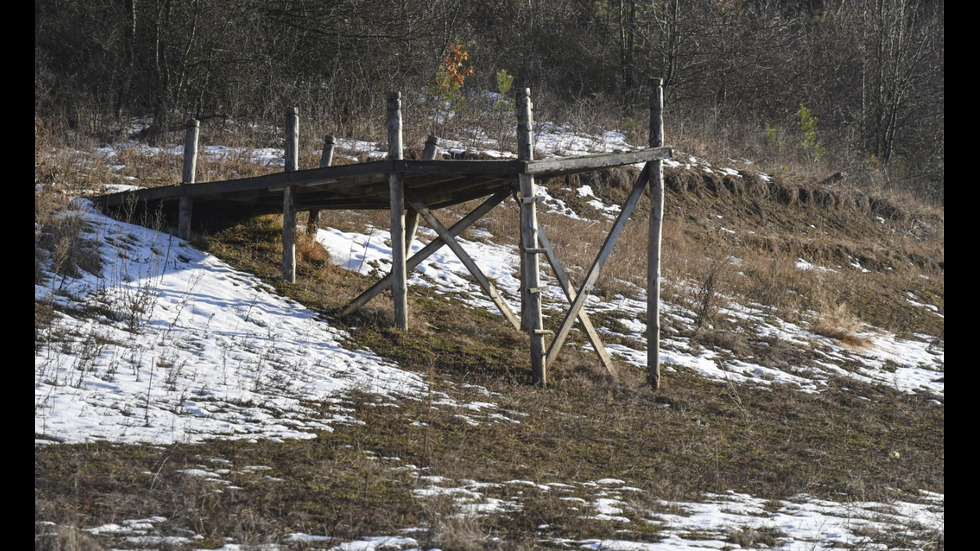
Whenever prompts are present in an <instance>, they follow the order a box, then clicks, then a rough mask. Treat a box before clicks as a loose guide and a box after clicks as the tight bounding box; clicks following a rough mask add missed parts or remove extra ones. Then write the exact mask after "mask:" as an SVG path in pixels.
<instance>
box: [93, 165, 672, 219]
mask: <svg viewBox="0 0 980 551" xmlns="http://www.w3.org/2000/svg"><path fill="white" fill-rule="evenodd" d="M671 154H672V151H671V149H670V148H665V147H660V148H650V149H643V150H639V151H630V152H625V153H610V154H601V155H590V156H584V157H571V158H567V159H547V160H535V161H518V160H502V161H489V160H438V161H419V160H384V161H373V162H367V163H359V164H353V165H341V166H328V167H322V168H312V169H307V170H296V171H290V172H279V173H274V174H267V175H265V176H256V177H252V178H240V179H236V180H223V181H218V182H203V183H195V184H185V185H173V186H165V187H158V188H150V189H141V190H136V191H125V192H119V193H113V194H109V195H104V196H102V197H101V198H100V201H101V203H102V204H103V205H104V206H105V207H107V208H109V209H120V208H133V207H134V206H135V207H137V208H139V209H140V210H142V209H143V208H146V209H147V210H149V211H154V210H156V209H158V208H159V209H161V210H163V211H165V212H173V211H174V210H175V209H176V206H177V202H178V201H179V200H180V199H181V198H182V197H187V198H192V199H193V200H194V212H195V218H197V219H198V220H200V219H202V218H205V219H206V218H207V217H209V215H210V214H217V213H220V214H221V215H222V216H223V217H224V218H227V217H229V216H230V217H232V218H236V217H244V216H254V215H258V214H274V213H282V209H283V190H284V189H285V188H286V186H291V185H295V186H297V191H298V193H297V197H296V208H297V210H309V209H321V210H331V209H383V210H387V209H389V208H390V207H391V199H390V188H389V185H388V175H389V174H391V173H401V174H402V175H403V176H404V181H405V187H406V189H408V190H411V191H412V192H413V193H414V194H415V195H416V196H417V197H418V198H419V199H420V200H421V201H422V202H423V203H424V204H425V205H426V206H428V207H429V208H431V209H438V208H442V207H447V206H450V205H454V204H458V203H463V202H466V201H470V200H472V199H478V198H480V197H487V196H489V195H493V194H494V193H497V192H499V191H502V190H507V189H509V188H511V186H512V185H513V184H514V182H516V181H517V179H518V178H519V176H520V175H521V174H531V175H534V176H535V177H538V178H548V177H552V176H561V175H566V174H575V173H580V172H587V171H591V170H597V169H603V168H611V167H616V166H623V165H628V164H635V163H644V162H648V161H653V160H662V159H668V158H670V156H671Z"/></svg>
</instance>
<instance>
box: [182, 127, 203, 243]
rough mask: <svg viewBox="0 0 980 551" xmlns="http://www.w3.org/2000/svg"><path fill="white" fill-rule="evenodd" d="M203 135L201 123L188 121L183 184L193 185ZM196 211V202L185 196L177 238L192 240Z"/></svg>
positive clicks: (185, 138)
mask: <svg viewBox="0 0 980 551" xmlns="http://www.w3.org/2000/svg"><path fill="white" fill-rule="evenodd" d="M200 133H201V121H199V120H197V119H191V120H189V121H187V132H186V133H185V135H184V136H185V137H184V172H183V174H182V175H181V180H180V183H181V184H193V183H194V179H195V177H196V174H197V140H198V137H199V136H200ZM193 210H194V200H193V199H191V198H190V197H187V196H184V197H181V198H180V206H179V207H178V214H177V237H179V238H181V239H190V238H191V215H192V213H193Z"/></svg>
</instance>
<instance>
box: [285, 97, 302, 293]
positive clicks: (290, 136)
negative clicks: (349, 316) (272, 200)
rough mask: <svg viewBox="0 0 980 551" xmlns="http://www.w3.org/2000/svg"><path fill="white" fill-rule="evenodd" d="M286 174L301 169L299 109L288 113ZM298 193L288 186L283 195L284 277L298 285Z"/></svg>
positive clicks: (291, 108) (291, 186)
mask: <svg viewBox="0 0 980 551" xmlns="http://www.w3.org/2000/svg"><path fill="white" fill-rule="evenodd" d="M285 149H286V154H285V165H286V166H285V168H286V172H293V171H295V170H298V169H299V109H298V108H296V107H290V108H289V110H288V111H286V148H285ZM296 191H297V188H296V186H295V185H287V186H286V187H285V188H284V189H283V194H282V277H283V278H284V279H285V280H286V281H288V282H290V283H296Z"/></svg>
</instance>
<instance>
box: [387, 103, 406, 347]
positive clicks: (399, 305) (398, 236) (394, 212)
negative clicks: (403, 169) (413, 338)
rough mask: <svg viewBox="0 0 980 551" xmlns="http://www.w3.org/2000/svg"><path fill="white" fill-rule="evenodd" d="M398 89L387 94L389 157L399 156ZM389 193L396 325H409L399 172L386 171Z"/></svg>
mask: <svg viewBox="0 0 980 551" xmlns="http://www.w3.org/2000/svg"><path fill="white" fill-rule="evenodd" d="M401 97H402V95H401V92H392V93H390V94H388V98H387V99H388V160H390V161H397V160H401V158H402V100H401ZM388 188H389V192H390V194H391V275H392V283H391V298H392V301H393V302H394V310H395V326H396V327H398V328H399V329H402V330H405V329H408V283H407V280H408V270H407V267H406V265H405V185H404V179H403V177H402V174H400V173H397V172H392V173H390V174H388Z"/></svg>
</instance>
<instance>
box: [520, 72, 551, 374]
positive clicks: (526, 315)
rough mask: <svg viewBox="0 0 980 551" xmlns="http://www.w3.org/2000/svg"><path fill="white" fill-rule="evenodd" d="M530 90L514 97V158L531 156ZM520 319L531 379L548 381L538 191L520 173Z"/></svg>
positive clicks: (531, 177)
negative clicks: (528, 340)
mask: <svg viewBox="0 0 980 551" xmlns="http://www.w3.org/2000/svg"><path fill="white" fill-rule="evenodd" d="M533 109H534V107H533V105H532V104H531V89H530V88H525V89H524V91H523V93H522V94H521V95H520V97H519V98H518V100H517V159H518V160H520V161H531V160H533V159H534V133H533V127H534V115H533ZM519 179H520V201H521V259H522V260H523V262H522V263H521V296H522V298H523V300H522V306H521V320H522V323H521V325H522V327H523V328H524V329H525V330H526V331H527V332H528V334H529V335H530V337H531V371H532V374H533V376H534V382H535V383H537V384H540V385H542V386H544V385H546V384H548V370H547V366H546V365H545V348H544V320H543V318H542V315H541V295H540V294H539V292H540V288H541V276H540V272H539V267H538V251H540V250H541V248H540V246H539V244H538V217H537V207H536V201H537V196H536V195H537V194H536V192H535V186H534V176H532V175H530V174H524V173H521V175H520V177H519Z"/></svg>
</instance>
